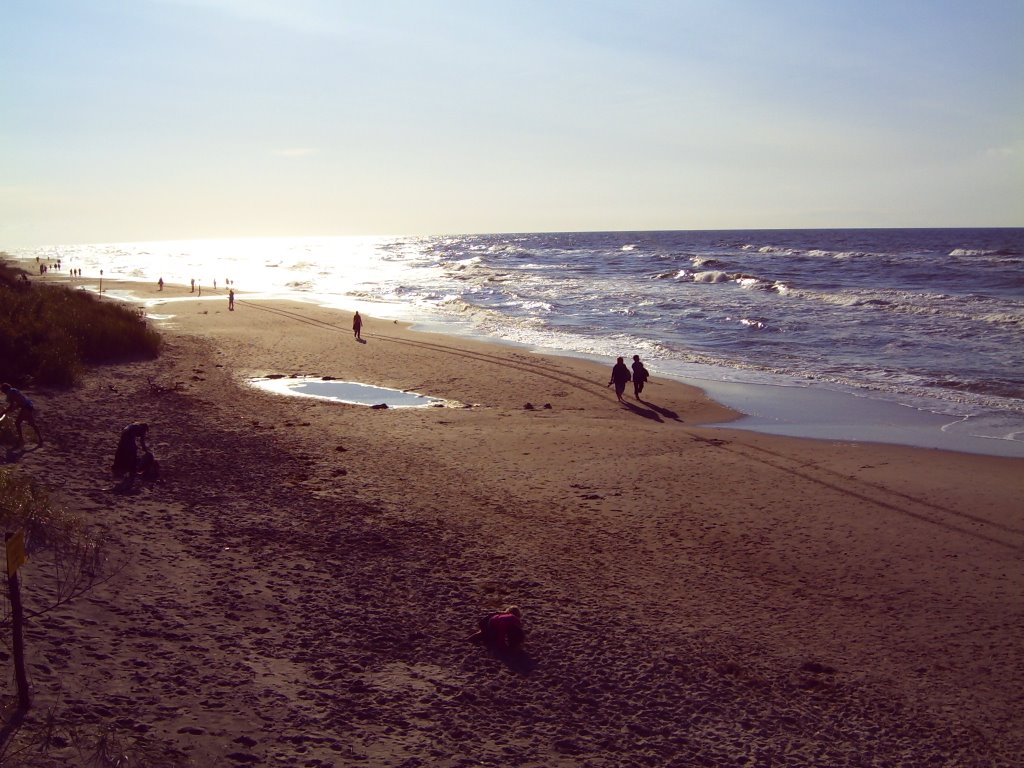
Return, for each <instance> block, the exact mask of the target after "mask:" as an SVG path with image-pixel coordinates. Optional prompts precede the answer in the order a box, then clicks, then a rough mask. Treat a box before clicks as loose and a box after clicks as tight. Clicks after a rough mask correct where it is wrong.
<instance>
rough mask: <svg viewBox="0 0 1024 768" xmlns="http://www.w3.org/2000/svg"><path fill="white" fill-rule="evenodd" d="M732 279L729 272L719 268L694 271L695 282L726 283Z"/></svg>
mask: <svg viewBox="0 0 1024 768" xmlns="http://www.w3.org/2000/svg"><path fill="white" fill-rule="evenodd" d="M731 279H732V278H731V277H730V276H729V273H728V272H722V271H721V270H717V269H712V270H708V271H706V272H694V273H693V282H695V283H726V282H728V281H729V280H731Z"/></svg>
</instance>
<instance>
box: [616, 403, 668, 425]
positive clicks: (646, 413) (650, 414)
mask: <svg viewBox="0 0 1024 768" xmlns="http://www.w3.org/2000/svg"><path fill="white" fill-rule="evenodd" d="M644 404H645V405H646V403H644ZM620 405H622V407H623V408H625V409H626V410H627V411H632V412H633V413H635V414H636V415H637V416H643V417H644V418H645V419H650V420H651V421H659V422H660V421H662V418H661V416H659V415H658V412H657V411H654V410H651V409H650V408H641V407H640V406H639V405H634V404H633V403H631V402H629V401H628V400H622V401H621V402H620Z"/></svg>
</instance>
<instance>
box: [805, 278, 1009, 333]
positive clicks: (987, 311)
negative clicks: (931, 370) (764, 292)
mask: <svg viewBox="0 0 1024 768" xmlns="http://www.w3.org/2000/svg"><path fill="white" fill-rule="evenodd" d="M787 294H788V295H790V296H792V297H795V298H802V299H809V300H813V301H818V302H822V303H825V304H834V305H837V306H842V307H864V308H866V309H876V310H879V311H888V312H897V313H901V314H908V315H931V316H942V317H947V318H950V319H955V320H965V321H970V322H984V323H991V324H993V325H1005V326H1012V327H1020V328H1024V307H1020V306H1010V307H1008V306H1006V305H1005V302H1002V301H999V300H996V299H990V298H987V297H981V296H969V297H962V296H950V295H948V294H940V293H915V292H911V291H867V290H851V291H838V292H828V291H814V290H808V289H802V288H801V289H793V288H789V289H788V290H787Z"/></svg>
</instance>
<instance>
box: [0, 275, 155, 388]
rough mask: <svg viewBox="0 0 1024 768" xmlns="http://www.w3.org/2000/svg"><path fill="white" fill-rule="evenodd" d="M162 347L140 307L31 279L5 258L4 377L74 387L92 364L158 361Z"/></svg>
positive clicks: (1, 296)
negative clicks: (104, 299) (41, 284)
mask: <svg viewBox="0 0 1024 768" xmlns="http://www.w3.org/2000/svg"><path fill="white" fill-rule="evenodd" d="M160 346H161V339H160V334H159V333H157V332H156V331H155V330H154V329H153V328H151V327H150V326H149V324H148V323H147V322H146V320H145V317H144V316H143V315H142V314H141V313H140V312H139V311H138V310H137V309H135V308H133V307H130V306H127V305H124V304H120V303H117V302H112V301H103V300H101V299H99V298H97V297H96V296H95V295H93V294H91V293H88V292H86V291H82V290H72V289H70V288H67V287H64V286H53V285H45V286H40V285H38V284H34V283H31V282H30V281H28V280H27V274H26V273H25V272H24V270H21V269H19V268H17V267H16V266H13V265H11V264H9V263H7V262H5V261H4V260H3V259H2V258H0V380H3V381H9V382H11V383H14V384H19V383H25V382H32V383H34V384H42V385H49V386H71V385H73V384H75V383H76V382H77V381H78V380H79V377H80V376H81V374H82V371H83V370H84V368H85V367H86V366H88V365H96V364H101V363H113V362H123V361H127V360H139V359H153V358H155V357H157V356H158V355H159V354H160Z"/></svg>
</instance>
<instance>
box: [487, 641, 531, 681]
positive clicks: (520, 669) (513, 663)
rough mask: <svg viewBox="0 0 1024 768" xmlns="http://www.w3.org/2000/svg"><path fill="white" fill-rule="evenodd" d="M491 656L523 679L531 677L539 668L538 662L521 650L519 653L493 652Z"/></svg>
mask: <svg viewBox="0 0 1024 768" xmlns="http://www.w3.org/2000/svg"><path fill="white" fill-rule="evenodd" d="M491 655H492V656H494V658H496V659H498V660H499V661H502V662H504V664H505V666H506V667H508V668H509V669H510V670H512V671H513V672H515V673H516V674H517V675H522V676H523V677H527V676H529V674H530V673H531V672H533V670H534V669H536V668H537V661H536V660H535V659H534V658H533V657H532V656H531V655H530V654H528V653H527V652H526V651H524V650H522V649H521V648H520V649H519V650H518V651H493V650H492V651H491Z"/></svg>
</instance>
